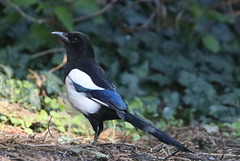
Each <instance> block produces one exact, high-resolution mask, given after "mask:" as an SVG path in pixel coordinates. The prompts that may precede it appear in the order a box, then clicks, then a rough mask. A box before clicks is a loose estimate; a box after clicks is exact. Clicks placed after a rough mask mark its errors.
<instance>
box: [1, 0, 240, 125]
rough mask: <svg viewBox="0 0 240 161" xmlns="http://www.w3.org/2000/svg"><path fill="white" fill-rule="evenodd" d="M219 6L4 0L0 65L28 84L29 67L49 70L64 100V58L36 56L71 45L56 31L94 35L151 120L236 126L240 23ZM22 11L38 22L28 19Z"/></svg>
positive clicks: (100, 57)
mask: <svg viewBox="0 0 240 161" xmlns="http://www.w3.org/2000/svg"><path fill="white" fill-rule="evenodd" d="M218 2H219V1H218V0H212V1H209V0H203V1H197V0H191V1H169V2H168V1H163V4H162V6H161V5H160V4H158V1H151V0H150V1H148V2H146V1H143V2H141V1H132V0H127V1H117V2H116V3H113V2H110V3H111V4H107V3H106V2H105V1H95V0H90V1H88V0H84V1H82V0H81V1H73V0H61V1H53V0H50V1H35V0H34V1H33V0H24V1H21V2H20V1H17V0H14V1H12V2H11V1H7V0H6V1H5V0H3V2H2V4H4V5H5V6H0V7H1V10H0V26H1V27H0V48H1V49H0V64H4V65H5V66H8V67H10V68H11V69H12V72H13V77H14V78H18V79H25V78H26V75H27V74H28V69H29V68H30V69H32V70H34V71H39V73H41V72H43V73H44V74H45V76H46V78H47V79H46V81H45V82H44V84H43V87H44V88H45V89H46V92H47V94H48V95H50V96H52V97H53V96H56V95H58V93H62V92H63V88H62V87H63V81H62V80H61V79H62V77H63V74H62V71H56V72H55V73H54V75H52V74H50V73H47V72H46V71H49V70H50V69H51V68H53V67H55V66H56V65H57V64H60V63H61V61H62V58H63V54H62V53H61V52H59V53H52V54H46V55H44V56H41V57H37V58H35V57H32V56H33V54H36V53H38V52H41V51H45V50H48V49H51V48H57V47H62V46H63V44H60V43H59V42H58V41H57V40H56V39H55V38H54V37H52V36H51V35H50V33H51V32H52V31H72V30H79V31H82V32H84V33H86V34H87V35H88V36H89V38H90V40H91V41H92V43H93V45H94V50H95V53H96V59H97V61H98V62H99V63H100V64H101V65H102V66H103V68H104V69H105V70H107V72H108V73H109V75H110V76H111V78H112V80H113V82H114V83H115V84H116V86H117V87H118V90H119V92H120V93H121V94H122V96H123V97H124V98H125V99H126V100H127V101H128V102H130V103H129V104H130V107H134V108H133V110H134V111H135V112H137V113H141V114H142V115H144V116H145V117H147V118H148V119H156V120H157V119H159V118H160V117H164V118H165V119H167V120H169V119H172V118H173V117H175V118H182V119H184V120H186V121H185V123H187V124H190V123H195V122H199V123H207V122H210V121H216V122H218V121H221V122H232V121H236V120H237V118H239V115H240V103H239V102H240V67H239V64H240V55H239V51H240V40H239V38H238V37H239V36H238V35H239V34H240V32H239V28H238V26H239V22H240V18H239V16H238V17H235V18H234V17H232V16H231V14H232V13H231V12H232V11H231V12H230V11H229V10H228V7H227V5H226V6H225V5H223V6H217V7H216V5H217V4H218ZM159 3H160V2H159ZM108 5H109V6H110V7H112V8H110V9H109V8H106V12H104V13H103V14H97V15H95V16H93V17H91V18H88V17H87V16H88V15H91V14H92V13H95V12H96V11H98V10H100V9H101V8H104V7H106V6H108ZM232 5H233V9H234V11H235V10H236V11H237V10H239V9H240V8H239V5H237V4H232ZM16 6H17V7H20V9H21V10H22V12H24V13H26V14H27V15H29V16H31V17H28V16H26V15H25V16H24V17H23V16H21V15H20V14H19V12H18V11H17V10H16ZM104 11H105V10H104ZM230 13H231V14H230ZM0 71H1V72H2V71H3V70H2V69H0ZM1 97H6V96H5V95H4V93H2V94H1ZM133 100H134V101H133ZM136 100H138V101H137V102H138V103H136ZM30 102H31V98H30ZM134 102H135V105H139V106H141V107H139V108H137V107H135V106H134V105H132V104H134ZM139 102H141V103H142V104H141V103H139ZM33 104H34V106H37V105H38V104H39V103H38V102H33ZM42 108H43V107H42ZM140 108H141V109H140Z"/></svg>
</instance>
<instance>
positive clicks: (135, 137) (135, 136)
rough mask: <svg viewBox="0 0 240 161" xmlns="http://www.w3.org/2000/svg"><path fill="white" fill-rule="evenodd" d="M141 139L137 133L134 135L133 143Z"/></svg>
mask: <svg viewBox="0 0 240 161" xmlns="http://www.w3.org/2000/svg"><path fill="white" fill-rule="evenodd" d="M140 138H141V137H140V135H139V134H137V133H134V134H133V141H137V140H139V139H140Z"/></svg>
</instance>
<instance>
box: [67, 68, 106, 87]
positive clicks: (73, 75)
mask: <svg viewBox="0 0 240 161" xmlns="http://www.w3.org/2000/svg"><path fill="white" fill-rule="evenodd" d="M68 77H70V79H71V80H72V81H74V82H75V83H77V84H79V85H80V86H82V87H83V88H87V89H91V90H104V88H102V87H99V86H97V85H96V84H94V82H93V81H92V79H91V77H90V76H89V75H87V74H86V73H85V72H83V71H81V70H79V69H73V70H71V71H70V73H69V74H68Z"/></svg>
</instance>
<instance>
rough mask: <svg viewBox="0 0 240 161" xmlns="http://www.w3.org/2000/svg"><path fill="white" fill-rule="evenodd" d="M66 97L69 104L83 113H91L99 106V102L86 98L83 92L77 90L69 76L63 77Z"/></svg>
mask: <svg viewBox="0 0 240 161" xmlns="http://www.w3.org/2000/svg"><path fill="white" fill-rule="evenodd" d="M65 85H66V92H67V97H68V100H69V102H70V103H71V105H72V106H73V107H74V108H75V109H77V110H78V111H80V112H82V113H83V114H85V115H88V114H93V113H95V112H97V111H98V110H99V109H100V108H101V104H99V103H97V102H96V101H93V100H91V99H89V98H87V96H86V94H85V93H82V92H77V91H76V89H75V87H74V85H73V82H72V81H71V79H70V78H68V77H66V79H65Z"/></svg>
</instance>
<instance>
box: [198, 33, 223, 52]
mask: <svg viewBox="0 0 240 161" xmlns="http://www.w3.org/2000/svg"><path fill="white" fill-rule="evenodd" d="M202 41H203V44H204V46H205V47H206V48H207V49H208V50H209V51H211V52H213V53H217V52H219V51H220V45H219V42H218V40H217V39H216V38H215V37H214V36H213V35H210V34H209V35H205V36H203V37H202Z"/></svg>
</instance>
